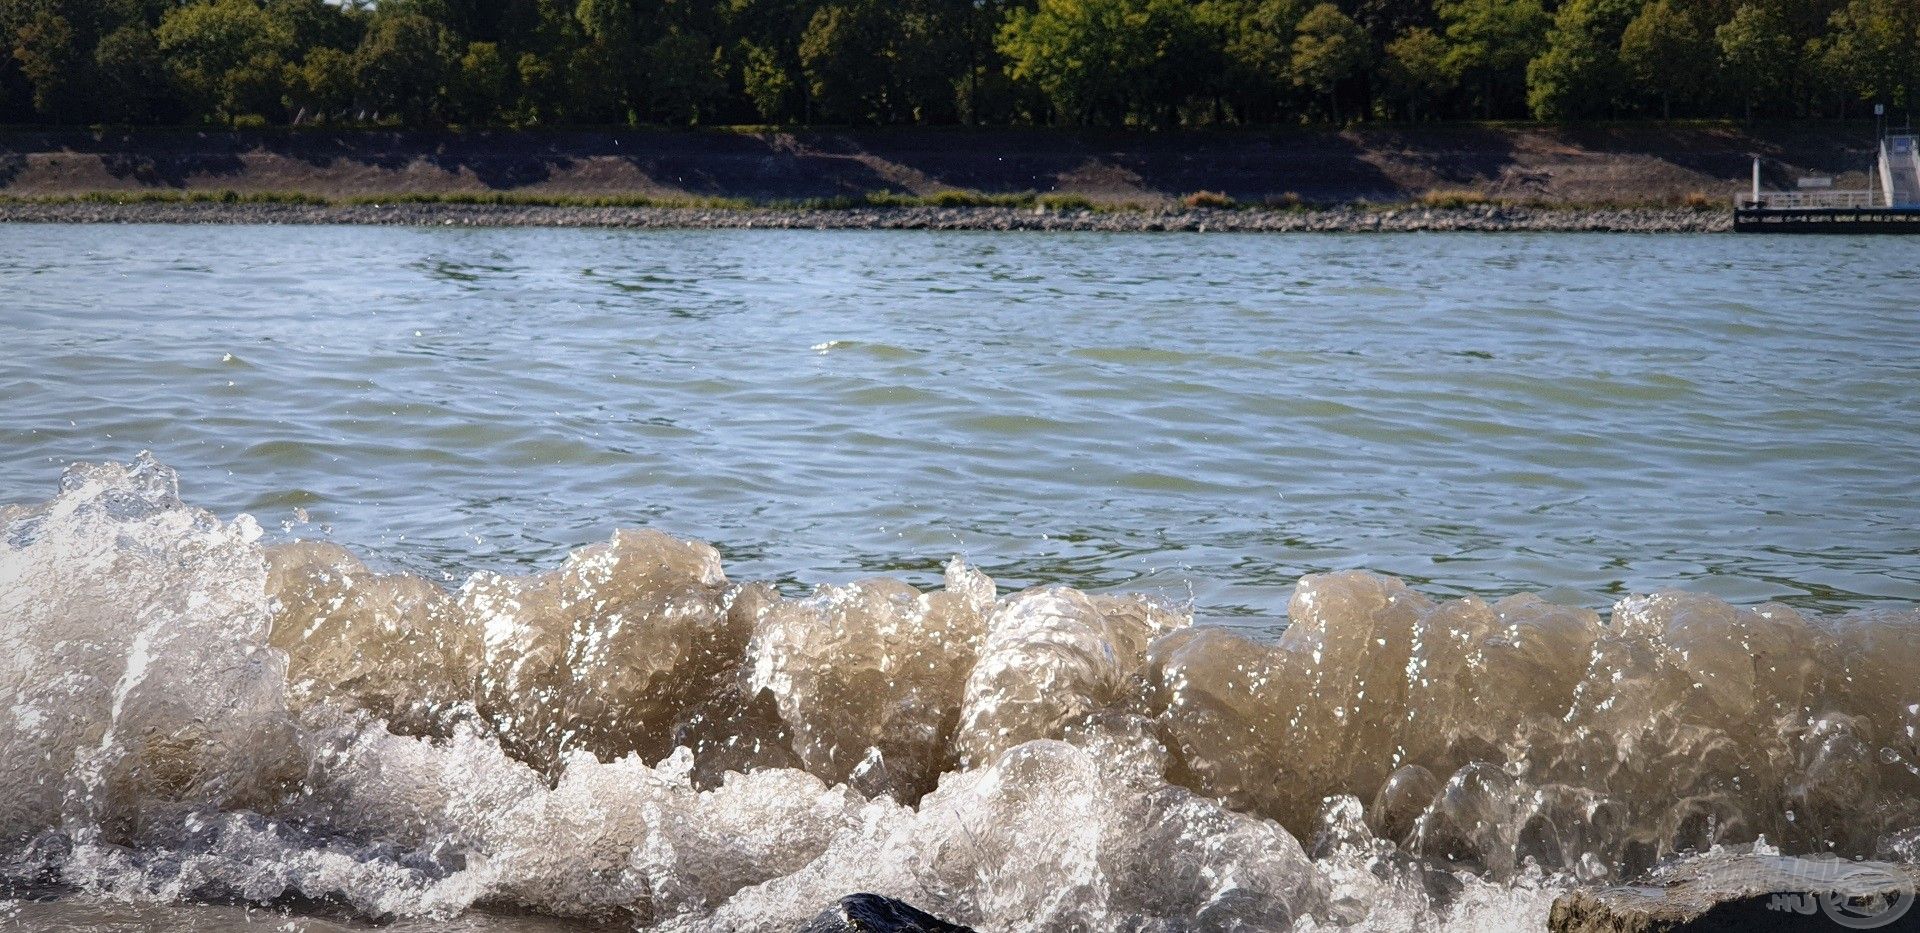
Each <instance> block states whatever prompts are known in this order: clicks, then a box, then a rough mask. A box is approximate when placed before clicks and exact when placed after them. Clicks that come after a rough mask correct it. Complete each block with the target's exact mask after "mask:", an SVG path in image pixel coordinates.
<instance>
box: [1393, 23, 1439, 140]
mask: <svg viewBox="0 0 1920 933" xmlns="http://www.w3.org/2000/svg"><path fill="white" fill-rule="evenodd" d="M1383 77H1385V78H1386V82H1387V87H1388V88H1389V90H1391V91H1392V92H1393V94H1394V95H1395V96H1396V97H1398V98H1399V99H1400V100H1401V101H1403V102H1404V103H1405V105H1406V115H1407V118H1408V119H1413V120H1417V119H1419V118H1420V115H1421V114H1422V113H1423V112H1431V110H1432V106H1433V103H1434V102H1435V101H1436V100H1438V99H1439V97H1440V95H1442V94H1444V93H1446V92H1447V90H1448V89H1449V88H1451V87H1452V86H1453V80H1452V77H1451V76H1450V75H1449V74H1448V71H1447V43H1446V40H1444V39H1441V38H1440V37H1439V36H1438V35H1435V34H1434V32H1433V30H1431V29H1428V28H1427V27H1425V26H1414V27H1412V28H1410V29H1408V30H1407V31H1405V32H1403V33H1401V34H1400V37H1399V38H1397V39H1395V40H1393V41H1392V42H1390V43H1388V44H1387V61H1386V67H1385V70H1384V74H1383Z"/></svg>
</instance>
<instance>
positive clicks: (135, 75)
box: [93, 23, 167, 123]
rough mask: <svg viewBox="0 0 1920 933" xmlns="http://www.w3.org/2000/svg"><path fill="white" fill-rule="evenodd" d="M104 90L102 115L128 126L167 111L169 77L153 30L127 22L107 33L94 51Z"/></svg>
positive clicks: (94, 59) (95, 63) (94, 58)
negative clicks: (126, 123) (125, 123)
mask: <svg viewBox="0 0 1920 933" xmlns="http://www.w3.org/2000/svg"><path fill="white" fill-rule="evenodd" d="M93 61H94V67H95V68H96V69H97V70H98V72H99V74H100V81H101V85H102V89H103V91H104V94H103V97H104V101H103V103H104V104H105V108H104V110H103V113H104V114H105V115H107V116H108V117H109V118H111V119H114V120H120V121H124V122H128V123H139V122H148V121H152V120H155V119H156V118H158V117H159V116H160V115H161V114H162V113H163V112H164V111H165V110H166V109H167V108H166V103H167V94H166V91H167V86H166V85H167V74H166V67H165V65H164V64H163V63H162V61H161V58H160V43H159V42H158V41H156V40H155V39H154V37H153V31H152V30H150V29H148V28H146V27H145V26H144V25H141V24H138V23H128V24H126V25H123V26H121V27H119V28H118V29H115V30H114V31H112V32H110V33H108V34H107V35H106V36H105V37H103V38H102V39H101V40H100V44H99V45H97V46H95V47H94V50H93Z"/></svg>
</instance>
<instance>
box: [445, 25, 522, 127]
mask: <svg viewBox="0 0 1920 933" xmlns="http://www.w3.org/2000/svg"><path fill="white" fill-rule="evenodd" d="M512 85H513V69H512V68H511V67H509V66H508V64H507V58H506V56H504V55H502V54H500V44H499V43H497V42H469V43H467V51H466V53H465V54H463V55H461V56H460V63H459V66H458V67H457V68H455V69H454V78H453V101H452V103H453V113H454V116H455V118H456V119H459V120H460V121H462V122H464V123H494V122H498V121H499V120H500V119H501V117H502V115H503V113H504V111H505V110H506V107H507V102H508V100H509V96H510V95H511V93H512Z"/></svg>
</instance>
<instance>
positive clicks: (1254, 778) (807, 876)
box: [0, 457, 1920, 930]
mask: <svg viewBox="0 0 1920 933" xmlns="http://www.w3.org/2000/svg"><path fill="white" fill-rule="evenodd" d="M175 486H176V480H175V478H174V476H173V474H172V473H171V471H168V470H167V469H166V468H165V467H164V466H162V465H160V464H159V463H157V462H154V461H153V460H152V459H151V458H147V457H142V458H141V459H139V460H137V461H136V462H135V463H133V464H130V465H111V464H109V465H100V466H78V467H75V468H73V469H72V470H70V471H69V472H68V474H67V475H66V477H65V478H63V480H62V483H61V489H60V492H59V494H58V495H57V496H56V497H55V498H53V499H52V500H50V501H48V502H46V503H42V504H38V505H29V506H9V507H6V508H4V509H0V684H4V686H5V694H4V695H5V707H4V710H0V784H4V785H5V786H7V787H9V788H12V789H15V792H12V793H9V794H7V795H0V872H3V873H4V874H5V875H6V876H7V877H8V878H10V879H12V880H13V881H14V882H27V883H35V884H47V883H51V884H57V885H62V886H66V887H70V888H79V889H82V890H90V891H98V892H105V893H111V894H114V895H116V896H120V897H127V898H134V899H143V900H155V901H161V902H167V901H175V900H180V899H187V898H228V899H240V900H245V901H252V902H262V903H267V902H291V901H295V900H300V899H325V900H328V901H330V902H332V903H337V904H343V905H346V906H348V907H349V908H350V909H352V910H353V911H355V912H357V913H359V914H361V915H363V916H366V917H369V918H391V917H407V916H450V915H453V914H456V913H459V912H461V911H463V910H466V909H468V908H469V907H471V906H473V905H476V904H481V905H485V904H493V905H510V906H515V907H519V908H524V909H532V910H535V911H539V912H543V913H547V914H552V915H555V916H564V917H594V918H608V917H615V916H619V917H625V918H628V919H630V920H632V921H635V922H638V923H640V924H643V925H654V926H662V927H666V928H672V929H685V930H698V929H716V928H727V929H769V930H771V929H791V928H793V927H794V925H795V924H797V923H800V922H803V921H805V920H806V919H807V918H808V917H810V916H811V915H812V914H814V913H816V912H818V911H819V910H820V909H821V908H823V907H825V906H826V905H828V904H830V903H832V902H833V901H834V900H835V899H837V898H838V897H839V896H841V895H844V894H847V893H850V892H852V891H855V890H866V891H875V892H877V893H881V894H889V895H893V896H898V897H902V898H905V899H907V900H909V901H912V902H914V903H916V904H919V905H920V906H922V907H924V908H927V909H930V910H934V911H936V912H938V913H941V914H943V915H945V916H947V917H949V918H951V919H953V920H956V921H958V922H963V923H968V924H972V925H975V926H978V927H980V928H982V929H1063V930H1066V929H1087V928H1100V929H1139V930H1148V929H1154V930H1158V929H1168V930H1171V929H1195V928H1204V929H1247V930H1267V929H1286V928H1289V927H1300V928H1317V929H1324V928H1329V927H1347V926H1358V927H1367V926H1377V927H1382V928H1393V927H1396V926H1405V925H1407V924H1410V923H1419V924H1422V925H1440V924H1444V923H1446V922H1447V921H1449V920H1452V921H1453V922H1455V923H1458V924H1460V925H1462V926H1463V927H1472V926H1476V925H1480V924H1482V922H1483V921H1485V920H1486V919H1487V918H1488V917H1493V916H1509V917H1515V915H1514V911H1516V910H1518V911H1520V915H1521V916H1524V917H1527V918H1530V920H1525V921H1522V920H1520V919H1519V917H1515V921H1516V924H1518V925H1524V924H1525V923H1526V922H1532V923H1534V924H1536V925H1537V923H1538V921H1539V920H1540V919H1541V916H1542V915H1543V913H1544V909H1545V904H1546V903H1547V901H1548V900H1550V898H1551V895H1552V893H1553V892H1554V891H1555V890H1557V889H1558V888H1559V887H1560V886H1563V885H1565V884H1568V883H1571V882H1573V881H1576V880H1583V881H1595V880H1603V879H1615V878H1620V877H1623V876H1626V875H1629V874H1632V873H1635V872H1638V871H1640V870H1642V869H1644V868H1646V867H1648V866H1651V865H1653V864H1656V863H1659V862H1661V861H1663V860H1667V859H1670V858H1672V857H1674V856H1676V855H1679V854H1683V853H1687V852H1695V851H1703V850H1706V849H1709V848H1712V847H1715V846H1739V845H1747V844H1752V843H1754V842H1755V841H1756V840H1759V839H1762V838H1764V839H1765V840H1768V841H1770V842H1771V843H1772V844H1775V845H1778V846H1779V847H1781V849H1783V850H1785V851H1787V852H1790V853H1792V852H1833V853H1837V854H1841V855H1877V856H1880V857H1883V858H1898V859H1911V858H1912V857H1913V851H1914V846H1913V844H1912V840H1913V839H1914V838H1920V832H1917V831H1916V827H1920V766H1917V765H1916V762H1920V735H1917V731H1920V651H1916V650H1915V649H1916V648H1920V614H1916V613H1914V612H1912V611H1905V612H1870V613H1859V614H1854V615H1850V616H1840V617H1831V618H1812V617H1806V616H1803V615H1801V614H1799V613H1797V612H1795V611H1794V610H1792V609H1790V608H1788V607H1785V606H1781V605H1773V604H1769V605H1764V606H1759V607H1754V608H1739V607H1734V606H1730V605H1727V604H1725V603H1723V602H1720V601H1717V600H1713V599H1709V598H1705V597H1699V596H1692V595H1688V594H1685V593H1659V594H1654V595H1652V596H1646V597H1635V598H1631V599H1627V600H1623V601H1622V602H1621V603H1620V604H1619V605H1617V606H1615V607H1614V609H1613V612H1612V613H1611V617H1610V618H1609V619H1607V620H1603V619H1602V618H1601V617H1600V616H1598V615H1597V614H1595V613H1592V612H1589V611H1586V610H1581V609H1572V608H1567V607H1561V606H1555V605H1551V604H1549V603H1546V602H1544V601H1542V600H1540V599H1538V598H1537V597H1533V596H1526V595H1522V596H1512V597H1507V598H1505V599H1501V600H1498V601H1496V602H1491V603H1489V602H1486V601H1483V600H1480V599H1473V598H1469V599H1464V600H1455V601H1449V602H1435V601H1433V600H1430V599H1427V598H1426V597H1423V596H1421V595H1420V594H1418V593H1416V592H1414V591H1412V590H1411V589H1409V588H1408V587H1406V586H1405V585H1404V584H1402V583H1401V582H1399V581H1397V580H1393V579H1390V578H1385V577H1379V576H1374V575H1370V574H1364V573H1341V574H1329V575H1318V576H1310V577H1307V578H1305V579H1303V580H1302V581H1301V582H1300V585H1299V587H1298V589H1297V591H1296V593H1295V596H1294V600H1293V604H1292V607H1291V613H1290V618H1291V624H1290V626H1289V627H1288V628H1287V629H1286V630H1285V632H1284V633H1283V634H1282V635H1281V636H1280V638H1279V640H1278V642H1277V643H1263V642H1258V641H1254V640H1250V639H1247V638H1243V637H1240V636H1237V635H1234V634H1232V633H1229V632H1226V631H1224V630H1220V629H1215V628H1208V627H1204V626H1199V627H1196V626H1193V625H1191V624H1190V623H1191V619H1190V617H1189V615H1188V613H1187V612H1185V611H1184V610H1182V609H1180V608H1179V607H1174V606H1169V605H1166V604H1163V603H1160V602H1156V601H1154V600H1149V599H1145V598H1140V597H1132V596H1114V595H1105V594H1087V593H1082V592H1079V591H1077V590H1073V589H1070V588H1065V587H1048V588H1039V589H1034V590H1029V591H1025V592H1019V593H1011V594H1006V595H1001V594H999V593H997V592H996V588H995V586H994V584H993V582H992V581H991V580H990V579H988V578H987V577H986V576H985V575H983V574H981V573H980V572H979V571H978V570H975V569H973V568H970V567H968V566H966V565H965V564H962V563H960V562H958V561H956V562H954V563H953V564H951V565H949V566H948V568H947V571H946V574H945V580H944V584H943V586H941V587H939V588H937V589H933V590H929V591H924V592H923V591H921V590H918V589H916V588H914V587H912V586H909V585H907V584H906V583H903V582H901V581H897V580H891V579H884V578H883V579H873V580H866V581H861V582H858V583H853V584H848V585H845V586H827V587H821V588H820V589H819V590H817V591H816V592H814V593H813V594H811V595H808V596H804V597H799V598H790V597H784V596H782V595H780V594H779V593H777V592H776V591H774V590H773V589H772V588H771V587H769V586H766V585H764V584H757V583H741V582H735V581H730V580H729V579H728V578H727V577H726V575H725V573H724V571H723V568H722V566H721V562H720V559H719V555H718V553H717V552H716V551H715V550H714V549H713V548H712V547H709V546H708V545H705V544H702V543H698V542H690V541H683V540H679V539H676V538H673V537H671V536H668V535H665V534H661V533H658V532H653V531H621V532H618V533H616V534H615V535H614V536H613V538H612V539H611V540H609V541H607V542H604V543H601V544H597V545H593V546H590V547H587V548H583V549H581V550H579V551H576V552H575V553H574V554H573V555H571V556H570V557H569V558H568V559H567V560H566V561H565V562H564V563H563V564H562V565H561V566H560V567H558V568H555V569H553V570H550V571H547V572H544V573H537V574H532V575H526V576H510V575H499V574H477V575H475V576H474V577H472V578H471V579H469V580H467V581H466V582H465V583H464V584H463V585H461V586H460V587H459V588H457V589H456V590H454V591H448V590H446V589H444V588H442V587H440V586H439V585H437V584H435V583H433V582H431V581H428V580H425V579H423V578H420V577H416V576H412V575H408V574H399V573H386V572H380V571H377V570H374V569H370V568H369V567H368V566H366V564H365V563H364V562H362V561H361V560H360V559H359V558H357V557H355V556H354V555H352V554H350V553H348V552H347V551H345V550H343V549H341V548H339V547H337V546H334V545H331V544H326V543H315V542H293V543H285V544H275V545H271V546H262V544H261V543H260V541H259V537H260V532H259V529H258V528H257V527H256V526H255V525H254V523H253V522H252V520H251V519H248V518H246V517H244V516H243V517H241V518H239V519H236V520H234V521H232V522H222V521H219V520H218V519H216V518H214V517H213V516H211V515H209V514H207V513H205V512H203V511H201V510H198V509H194V508H191V507H189V506H187V505H185V504H183V503H182V502H181V501H180V500H179V497H178V495H177V492H176V489H175ZM1303 841H1304V845H1303Z"/></svg>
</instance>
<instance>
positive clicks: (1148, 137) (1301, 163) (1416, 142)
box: [0, 124, 1872, 206]
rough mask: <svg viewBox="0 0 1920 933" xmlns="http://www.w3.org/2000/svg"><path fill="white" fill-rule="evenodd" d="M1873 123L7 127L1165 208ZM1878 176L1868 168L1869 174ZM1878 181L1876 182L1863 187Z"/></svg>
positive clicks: (1686, 155) (199, 186) (1722, 188)
mask: <svg viewBox="0 0 1920 933" xmlns="http://www.w3.org/2000/svg"><path fill="white" fill-rule="evenodd" d="M1871 137H1872V131H1871V129H1870V128H1868V127H1864V126H1852V125H1847V126H1838V125H1833V124H1820V125H1797V124H1790V125H1779V126H1771V127H1760V128H1755V129H1745V128H1740V127H1736V126H1732V125H1724V124H1710V125H1700V124H1608V125H1592V126H1583V127H1571V128H1542V127H1506V126H1477V125H1475V126H1435V127H1378V128H1363V129H1355V130H1350V131H1345V132H1332V131H1311V130H1259V131H1256V130H1246V131H1220V132H1186V133H1159V134H1151V133H1100V132H1066V131H1055V130H1043V129H1029V130H1008V129H987V130H969V129H960V128H897V129H867V130H845V131H834V130H801V131H756V132H746V131H733V130H705V131H685V132H668V131H648V130H635V131H623V132H548V133H538V134H535V133H508V132H475V133H461V134H454V133H395V132H328V131H314V130H299V131H278V132H269V131H261V132H195V131H185V130H180V131H163V130H148V131H138V132H101V131H24V130H13V131H5V132H0V195H5V196H11V197H16V198H31V197H44V196H72V195H80V194H88V193H96V192H132V191H174V192H194V191H236V192H242V193H248V192H286V193H304V194H311V195H316V196H321V197H329V198H352V197H366V196H378V195H390V194H399V193H412V194H461V193H473V194H482V193H495V194H497V193H510V194H515V195H526V196H535V197H541V196H553V197H563V196H579V195H640V196H649V197H661V198H730V199H743V200H747V201H754V202H782V201H784V202H793V201H801V200H806V199H813V198H833V197H848V196H856V197H857V196H862V195H866V194H869V193H872V192H895V193H901V194H912V195H930V194H935V193H938V192H941V191H947V190H955V189H961V190H969V191H977V192H985V193H1013V192H1040V193H1047V192H1058V193H1062V194H1073V195H1080V196H1083V197H1086V198H1088V199H1089V200H1092V201H1094V202H1096V203H1102V204H1136V205H1142V206H1159V205H1164V204H1167V203H1170V202H1174V201H1176V200H1177V199H1178V198H1180V197H1181V196H1183V195H1185V194H1187V193H1190V192H1194V191H1200V190H1210V191H1221V192H1225V193H1227V194H1229V195H1231V196H1232V197H1234V198H1236V199H1238V200H1239V201H1241V202H1242V203H1253V204H1259V203H1262V202H1266V201H1270V200H1277V199H1281V198H1283V197H1284V196H1286V195H1287V194H1289V193H1291V194H1292V195H1296V196H1298V197H1299V198H1301V199H1304V200H1306V201H1308V202H1318V203H1347V202H1353V201H1359V200H1366V201H1375V202H1405V201H1411V200H1414V199H1417V198H1419V197H1421V196H1422V195H1425V194H1427V193H1429V192H1433V191H1464V192H1472V193H1475V194H1479V195H1485V196H1488V197H1493V198H1498V199H1502V200H1505V201H1510V202H1528V203H1536V204H1577V205H1592V204H1600V203H1624V204H1640V205H1645V204H1658V203H1666V202H1674V201H1678V200H1680V199H1683V198H1685V197H1686V196H1688V195H1690V194H1695V193H1699V194H1704V195H1707V196H1709V197H1711V198H1712V199H1713V200H1714V201H1716V202H1719V201H1722V200H1725V199H1727V198H1730V197H1731V195H1732V193H1733V192H1734V191H1735V190H1736V189H1738V188H1741V187H1743V186H1744V185H1746V184H1747V183H1748V182H1749V174H1750V164H1751V163H1750V160H1751V157H1752V156H1753V155H1755V154H1759V155H1762V156H1765V157H1766V158H1767V160H1768V163H1767V165H1768V168H1767V171H1768V174H1769V176H1770V183H1771V184H1780V185H1789V186H1790V185H1791V184H1792V180H1793V178H1795V177H1796V176H1798V175H1799V174H1801V173H1803V172H1811V173H1816V174H1824V175H1842V176H1843V177H1842V178H1841V181H1840V183H1841V184H1842V185H1844V184H1847V183H1848V182H1847V179H1846V178H1845V177H1844V173H1847V172H1849V171H1852V172H1853V173H1854V174H1855V175H1856V176H1859V169H1860V167H1861V166H1864V165H1865V164H1867V162H1868V161H1869V156H1868V151H1869V150H1868V146H1869V143H1870V140H1871ZM1859 177H1861V178H1863V177H1864V176H1859ZM1861 184H1863V185H1864V181H1862V182H1861Z"/></svg>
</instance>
